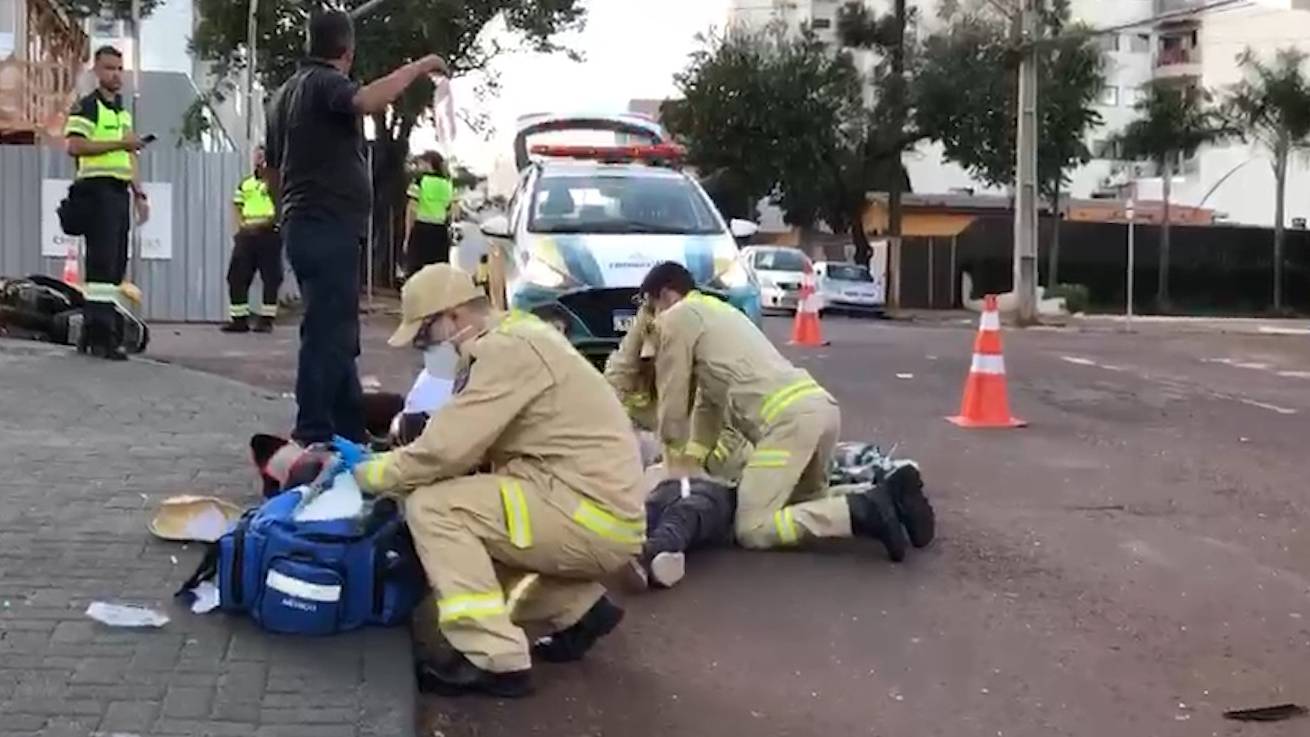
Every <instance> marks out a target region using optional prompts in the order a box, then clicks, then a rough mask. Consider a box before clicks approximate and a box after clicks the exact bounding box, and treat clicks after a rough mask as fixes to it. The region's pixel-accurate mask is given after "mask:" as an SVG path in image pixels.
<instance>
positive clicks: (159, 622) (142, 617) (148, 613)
mask: <svg viewBox="0 0 1310 737" xmlns="http://www.w3.org/2000/svg"><path fill="white" fill-rule="evenodd" d="M86 616H88V617H90V618H92V619H94V620H95V621H97V622H100V623H101V624H107V625H109V626H110V627H163V626H164V625H166V624H168V621H169V620H168V615H166V614H161V613H159V612H157V611H155V610H154V609H147V608H145V607H139V606H133V605H131V604H109V603H106V602H103V601H93V602H91V605H90V606H88V607H87V608H86Z"/></svg>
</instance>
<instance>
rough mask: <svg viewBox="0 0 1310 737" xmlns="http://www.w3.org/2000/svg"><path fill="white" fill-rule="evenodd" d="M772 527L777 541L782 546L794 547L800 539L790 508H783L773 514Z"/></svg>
mask: <svg viewBox="0 0 1310 737" xmlns="http://www.w3.org/2000/svg"><path fill="white" fill-rule="evenodd" d="M773 526H774V528H776V529H777V531H778V541H779V542H781V543H782V544H783V545H794V544H795V543H796V541H797V540H799V539H800V534H799V533H798V532H797V531H796V519H795V518H794V517H793V516H792V512H791V507H784V508H782V509H779V510H778V511H776V512H774V513H773Z"/></svg>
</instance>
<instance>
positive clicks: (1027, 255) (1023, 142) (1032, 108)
mask: <svg viewBox="0 0 1310 737" xmlns="http://www.w3.org/2000/svg"><path fill="white" fill-rule="evenodd" d="M1040 4H1041V0H1023V10H1022V12H1021V13H1020V15H1019V18H1018V22H1019V43H1020V44H1021V47H1020V48H1021V51H1022V54H1023V58H1022V60H1021V61H1020V64H1019V121H1018V140H1017V141H1016V147H1015V153H1016V158H1017V159H1018V160H1017V161H1016V165H1015V169H1016V171H1015V174H1016V181H1015V185H1016V186H1015V198H1014V292H1015V296H1016V297H1018V301H1019V314H1018V316H1017V319H1018V321H1019V324H1021V325H1031V324H1033V323H1035V322H1036V321H1037V44H1036V42H1037V40H1038V36H1039V35H1040V33H1041V26H1040V22H1039V19H1038V11H1039V10H1040Z"/></svg>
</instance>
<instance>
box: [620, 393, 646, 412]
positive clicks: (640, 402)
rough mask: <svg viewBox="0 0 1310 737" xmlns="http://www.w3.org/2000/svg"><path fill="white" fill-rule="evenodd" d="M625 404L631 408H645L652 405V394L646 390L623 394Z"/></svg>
mask: <svg viewBox="0 0 1310 737" xmlns="http://www.w3.org/2000/svg"><path fill="white" fill-rule="evenodd" d="M623 406H624V407H627V408H628V409H630V410H633V409H645V408H646V407H649V406H650V395H649V394H646V393H645V392H632V393H630V394H625V395H624V396H623Z"/></svg>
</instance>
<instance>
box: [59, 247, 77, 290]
mask: <svg viewBox="0 0 1310 737" xmlns="http://www.w3.org/2000/svg"><path fill="white" fill-rule="evenodd" d="M78 272H79V270H78V268H77V241H69V242H68V251H66V252H65V253H64V273H63V275H62V276H61V277H60V279H61V280H62V281H63V282H64V283H65V284H67V285H69V286H77V284H78V283H79V282H81V281H82V277H81V276H79V275H78Z"/></svg>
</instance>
